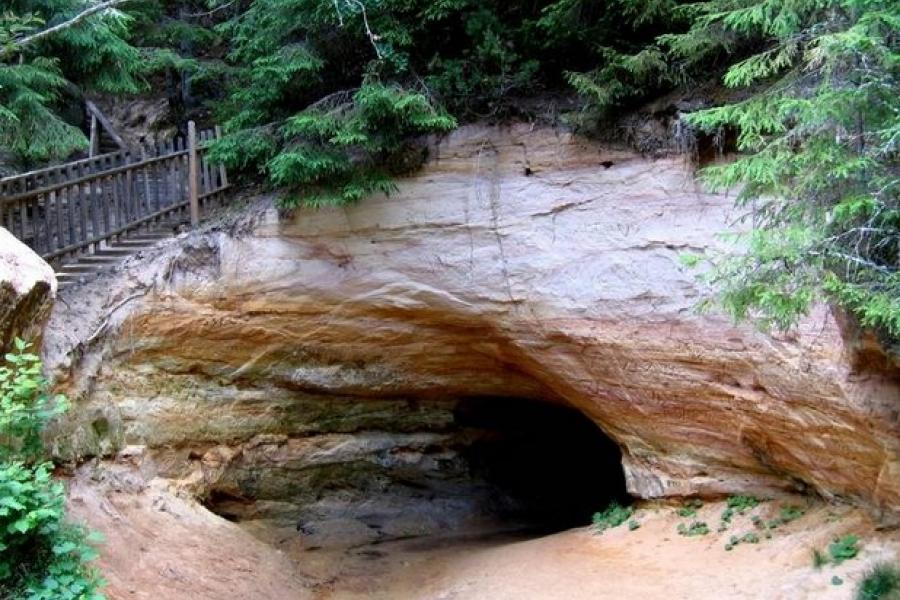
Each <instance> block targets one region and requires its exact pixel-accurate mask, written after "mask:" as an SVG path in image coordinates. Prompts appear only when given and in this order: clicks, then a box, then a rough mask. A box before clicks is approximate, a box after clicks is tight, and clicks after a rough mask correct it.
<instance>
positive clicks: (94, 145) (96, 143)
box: [88, 113, 100, 158]
mask: <svg viewBox="0 0 900 600" xmlns="http://www.w3.org/2000/svg"><path fill="white" fill-rule="evenodd" d="M90 146H91V147H90V149H89V150H88V156H89V157H91V158H94V157H95V156H97V155H98V154H99V153H100V129H99V124H98V123H97V115H95V114H93V113H92V114H91V141H90Z"/></svg>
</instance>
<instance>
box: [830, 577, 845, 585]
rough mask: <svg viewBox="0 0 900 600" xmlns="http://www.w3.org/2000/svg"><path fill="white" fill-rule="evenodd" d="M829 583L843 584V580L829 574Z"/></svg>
mask: <svg viewBox="0 0 900 600" xmlns="http://www.w3.org/2000/svg"><path fill="white" fill-rule="evenodd" d="M831 585H844V580H843V579H841V578H840V577H838V576H837V575H832V576H831Z"/></svg>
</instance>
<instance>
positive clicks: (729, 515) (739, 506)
mask: <svg viewBox="0 0 900 600" xmlns="http://www.w3.org/2000/svg"><path fill="white" fill-rule="evenodd" d="M726 502H727V504H728V506H727V507H726V508H725V510H723V511H722V524H723V525H726V526H727V524H728V523H731V519H733V518H734V515H735V514H738V515H743V514H744V513H745V512H747V511H748V510H750V509H753V508H756V507H757V506H759V502H760V501H759V498H757V497H756V496H729V497H728V500H727V501H726ZM720 529H721V528H720Z"/></svg>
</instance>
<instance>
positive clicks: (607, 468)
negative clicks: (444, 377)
mask: <svg viewBox="0 0 900 600" xmlns="http://www.w3.org/2000/svg"><path fill="white" fill-rule="evenodd" d="M455 416H456V423H457V425H458V426H460V427H462V428H465V429H472V430H474V431H478V432H482V434H483V435H482V436H481V437H477V438H476V440H475V441H474V442H473V443H472V445H471V446H469V447H467V448H465V449H464V450H463V451H462V455H463V456H464V458H465V460H466V462H467V464H468V466H469V469H470V472H471V474H472V477H473V480H475V481H479V482H481V481H483V482H485V483H486V484H487V485H488V486H490V487H491V488H493V489H494V490H495V491H494V492H493V493H494V494H495V496H494V499H495V500H496V501H497V503H496V506H494V507H493V509H494V511H495V512H494V514H495V515H496V517H497V518H498V519H505V520H508V521H509V522H510V523H523V524H525V525H526V526H527V527H528V528H529V529H530V530H531V531H533V532H534V533H535V534H543V533H552V532H555V531H560V530H564V529H569V528H572V527H579V526H584V525H587V524H588V523H590V521H591V516H592V515H593V513H594V512H596V511H598V510H601V509H602V508H604V507H606V506H608V505H609V504H610V503H611V502H619V503H622V504H627V503H628V502H629V500H630V498H629V495H628V493H627V492H626V489H625V475H624V472H623V470H622V453H621V451H620V449H619V447H618V446H617V445H616V444H615V443H614V442H613V441H612V440H611V439H609V437H607V436H606V435H605V434H604V433H603V431H602V430H601V429H600V428H599V427H597V425H596V424H594V423H593V422H592V421H591V420H590V419H588V418H587V417H586V416H585V415H584V414H583V413H581V412H580V411H578V410H576V409H573V408H570V407H567V406H563V405H559V404H553V403H548V402H539V401H533V400H522V399H508V398H488V399H484V398H476V399H467V400H464V401H462V402H460V404H459V405H458V407H457V408H456V411H455ZM489 510H490V508H489Z"/></svg>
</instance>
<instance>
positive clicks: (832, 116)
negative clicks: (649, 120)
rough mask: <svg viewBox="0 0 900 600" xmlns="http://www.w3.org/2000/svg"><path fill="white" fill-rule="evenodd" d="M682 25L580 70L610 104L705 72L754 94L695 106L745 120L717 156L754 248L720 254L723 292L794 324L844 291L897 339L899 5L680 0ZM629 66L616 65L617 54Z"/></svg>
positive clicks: (720, 185)
mask: <svg viewBox="0 0 900 600" xmlns="http://www.w3.org/2000/svg"><path fill="white" fill-rule="evenodd" d="M671 10H672V17H673V19H672V22H673V23H675V24H679V23H680V26H676V27H675V28H673V31H672V32H670V33H666V34H663V35H661V36H658V37H657V39H656V42H655V43H654V44H651V45H648V46H646V47H644V48H641V49H640V50H639V51H638V52H637V53H635V54H630V55H622V54H618V55H616V56H615V57H614V58H613V60H612V61H611V62H610V63H609V64H608V65H607V66H606V67H604V68H603V69H601V70H600V71H594V72H587V73H579V74H573V75H571V76H570V79H571V80H572V83H573V84H575V86H576V87H577V88H578V89H579V91H581V92H582V93H585V94H587V95H590V96H592V97H593V98H594V100H595V103H596V105H597V106H599V107H601V108H606V107H608V106H609V105H611V104H612V103H614V102H616V101H619V100H621V99H622V98H626V97H634V95H635V94H638V93H640V90H641V88H642V87H643V88H647V87H652V86H654V85H658V84H659V83H660V82H664V83H668V84H670V85H671V84H673V83H678V82H684V81H690V80H691V79H694V80H696V79H698V78H702V77H704V72H708V71H709V70H710V69H719V70H720V72H721V73H722V82H723V84H724V85H725V86H727V87H730V88H737V89H744V90H746V92H745V93H744V94H743V96H744V99H742V100H740V101H735V102H731V103H726V104H725V105H723V106H717V107H712V108H708V109H704V110H698V111H696V112H693V113H690V114H688V115H686V117H685V120H686V122H687V123H689V124H691V125H693V126H694V127H695V128H697V129H699V130H703V131H706V132H709V133H719V134H720V133H722V132H729V131H731V132H735V133H736V134H737V149H738V150H739V152H740V155H739V157H738V158H737V160H734V161H732V162H729V163H727V164H723V165H717V166H712V167H709V168H707V169H705V170H704V171H703V173H702V175H703V177H704V178H705V179H706V181H707V182H708V183H709V184H710V186H711V187H712V188H714V189H720V190H730V189H737V190H739V195H738V204H739V206H741V207H743V208H744V209H745V211H746V215H747V223H748V227H749V232H748V234H747V235H746V236H744V243H745V244H746V246H747V248H748V249H749V252H748V253H747V254H746V255H744V256H739V257H731V258H726V259H721V260H717V261H716V267H717V268H716V270H715V274H714V279H715V281H716V282H717V283H718V284H719V285H720V289H721V290H722V295H721V300H722V304H723V306H724V307H725V308H726V309H727V310H728V311H729V312H731V313H732V314H733V315H734V316H735V317H737V318H745V317H758V318H759V319H760V321H761V322H762V323H763V324H764V325H768V326H775V327H779V328H788V327H790V326H792V325H793V324H795V323H796V322H797V320H798V318H800V316H802V315H803V314H805V313H806V312H807V311H808V310H809V307H810V305H811V303H812V302H813V301H815V300H817V299H822V298H824V297H827V298H831V299H834V300H837V301H838V302H839V303H840V304H842V305H843V306H844V307H845V308H847V309H848V310H849V311H850V312H852V313H853V314H855V315H856V317H857V318H858V320H859V322H860V323H861V324H862V325H863V326H866V327H871V328H874V329H876V330H877V331H879V332H880V333H881V334H882V335H883V337H884V339H885V340H887V341H888V342H889V343H896V341H897V340H900V256H898V253H900V162H898V151H900V147H898V144H900V95H898V93H897V92H898V89H900V82H898V76H900V53H898V51H900V10H898V6H897V3H896V2H893V1H890V0H790V1H787V2H785V1H781V0H711V1H707V2H700V3H694V4H689V5H683V6H677V7H672V9H671ZM617 64H618V65H619V66H620V68H621V72H617V70H616V68H614V67H613V66H612V65H617Z"/></svg>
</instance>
